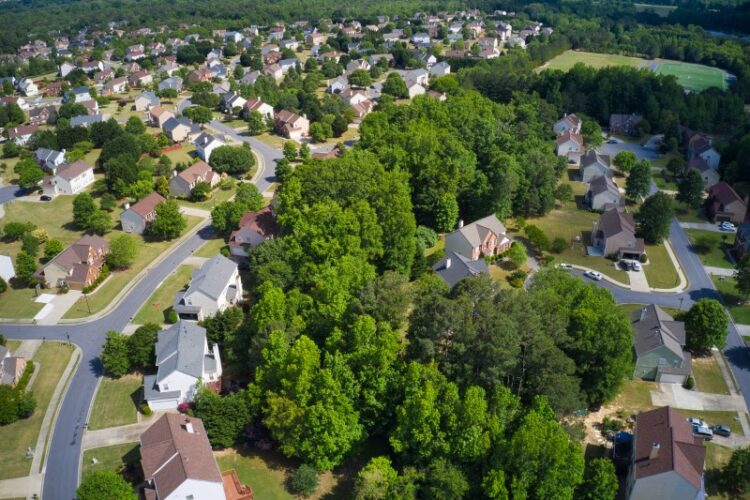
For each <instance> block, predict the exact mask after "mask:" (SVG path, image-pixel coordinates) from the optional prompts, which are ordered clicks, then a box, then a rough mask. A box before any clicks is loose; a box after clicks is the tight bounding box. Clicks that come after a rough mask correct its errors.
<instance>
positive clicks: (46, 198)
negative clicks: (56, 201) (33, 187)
mask: <svg viewBox="0 0 750 500" xmlns="http://www.w3.org/2000/svg"><path fill="white" fill-rule="evenodd" d="M39 199H40V200H41V201H52V197H51V196H48V195H46V194H43V195H42V196H40V197H39Z"/></svg>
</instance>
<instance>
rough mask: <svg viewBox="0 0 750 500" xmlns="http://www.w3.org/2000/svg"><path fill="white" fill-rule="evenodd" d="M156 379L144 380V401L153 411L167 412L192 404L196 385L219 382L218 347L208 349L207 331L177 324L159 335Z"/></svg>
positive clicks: (193, 325) (191, 324)
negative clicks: (181, 404) (178, 406)
mask: <svg viewBox="0 0 750 500" xmlns="http://www.w3.org/2000/svg"><path fill="white" fill-rule="evenodd" d="M155 349H156V375H146V376H144V377H143V388H144V398H145V399H146V401H147V402H148V405H149V407H151V409H152V410H170V409H175V408H177V405H179V404H180V403H184V402H189V401H192V400H193V398H194V397H195V393H196V390H197V384H198V382H199V381H200V382H203V383H205V384H213V385H215V384H216V383H217V382H218V383H220V382H221V371H222V370H221V357H220V356H219V346H217V345H216V344H214V345H213V346H212V347H211V349H209V347H208V341H207V340H206V329H205V328H202V327H200V326H198V323H196V322H194V321H179V322H177V323H175V324H174V325H172V326H170V327H169V328H167V329H166V330H162V331H160V332H159V335H158V337H157V340H156V346H155Z"/></svg>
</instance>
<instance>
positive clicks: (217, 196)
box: [177, 167, 257, 210]
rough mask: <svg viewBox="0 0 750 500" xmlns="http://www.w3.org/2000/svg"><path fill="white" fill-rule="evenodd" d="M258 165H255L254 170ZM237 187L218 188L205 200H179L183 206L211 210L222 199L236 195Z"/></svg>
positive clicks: (225, 199)
mask: <svg viewBox="0 0 750 500" xmlns="http://www.w3.org/2000/svg"><path fill="white" fill-rule="evenodd" d="M255 168H257V167H254V168H253V169H252V170H251V172H252V171H254V169H255ZM235 192H236V189H219V188H216V189H214V190H213V191H212V192H211V197H210V198H209V199H207V200H205V201H189V200H177V203H179V204H180V205H182V206H185V207H192V208H200V209H202V210H211V209H213V208H214V207H215V206H216V205H218V204H219V203H221V202H222V201H227V200H228V199H229V198H231V197H232V196H234V194H235Z"/></svg>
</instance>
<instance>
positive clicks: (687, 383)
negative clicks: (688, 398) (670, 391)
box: [682, 375, 695, 390]
mask: <svg viewBox="0 0 750 500" xmlns="http://www.w3.org/2000/svg"><path fill="white" fill-rule="evenodd" d="M682 386H683V387H684V388H685V389H688V390H691V389H692V388H693V387H695V379H694V378H693V376H692V375H688V378H687V379H686V380H685V383H684V384H682Z"/></svg>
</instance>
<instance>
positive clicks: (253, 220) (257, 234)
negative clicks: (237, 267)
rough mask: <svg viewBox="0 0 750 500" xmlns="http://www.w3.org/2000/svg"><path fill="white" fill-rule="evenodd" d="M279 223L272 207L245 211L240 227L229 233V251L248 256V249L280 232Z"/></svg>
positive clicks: (240, 255)
mask: <svg viewBox="0 0 750 500" xmlns="http://www.w3.org/2000/svg"><path fill="white" fill-rule="evenodd" d="M280 229H281V228H280V227H279V224H278V223H277V222H276V216H275V215H274V214H273V211H272V210H271V207H270V206H269V207H265V208H262V209H260V210H258V211H256V212H245V213H244V214H243V215H242V218H241V219H240V228H239V229H237V230H236V231H232V234H230V235H229V251H230V252H231V254H232V255H236V256H238V257H247V256H248V250H249V249H251V248H255V247H256V246H258V245H260V244H261V243H263V242H264V241H266V240H269V239H273V238H274V237H276V236H277V235H278V234H279V231H280Z"/></svg>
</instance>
